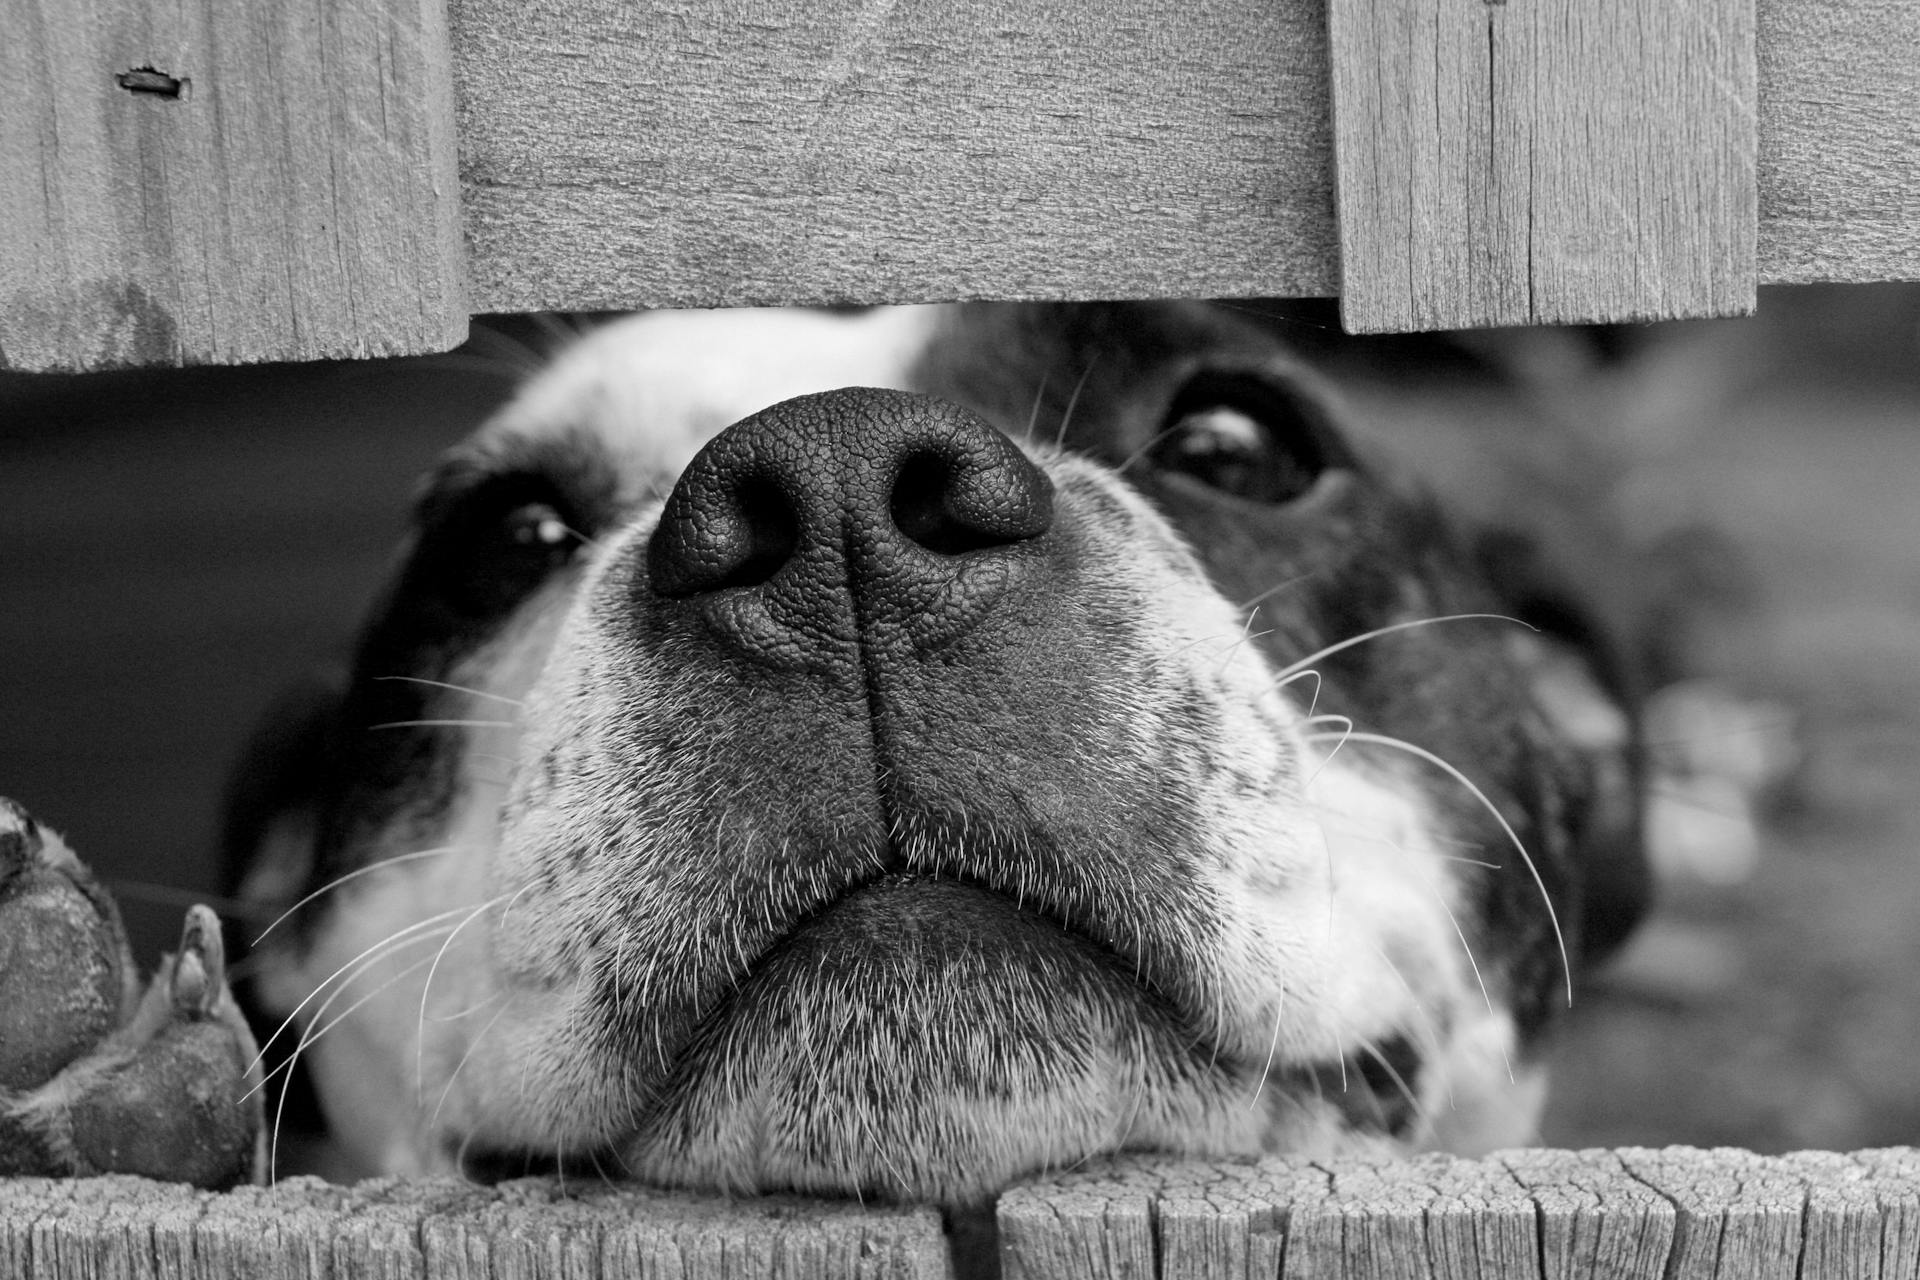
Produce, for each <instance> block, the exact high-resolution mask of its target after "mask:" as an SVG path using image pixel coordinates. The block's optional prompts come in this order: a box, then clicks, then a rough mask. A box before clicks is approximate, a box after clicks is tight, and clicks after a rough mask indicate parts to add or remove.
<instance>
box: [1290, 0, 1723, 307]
mask: <svg viewBox="0 0 1920 1280" xmlns="http://www.w3.org/2000/svg"><path fill="white" fill-rule="evenodd" d="M1328 21H1329V30H1330V35H1331V40H1332V47H1333V122H1334V152H1335V168H1336V172H1337V174H1338V187H1337V196H1338V209H1339V219H1340V227H1341V237H1340V248H1341V253H1340V301H1341V315H1342V318H1343V320H1344V322H1345V325H1346V327H1347V329H1348V330H1350V331H1353V332H1382V331H1389V332H1392V331H1404V330H1408V329H1448V328H1468V327H1474V326H1484V325H1515V324H1543V323H1545V324H1552V323H1559V322H1564V321H1575V320H1645V319H1675V318H1685V317H1695V316H1718V315H1741V314H1746V313H1748V312H1751V311H1752V310H1753V306H1754V300H1755V299H1754V294H1755V286H1756V277H1755V265H1754V235H1755V217H1756V213H1755V209H1756V200H1755V192H1754V148H1755V138H1754V112H1755V106H1754V53H1753V40H1754V14H1753V0H1615V2H1614V3H1609V4H1604V5H1594V4H1590V3H1586V2H1585V0H1505V2H1502V3H1486V2H1484V0H1483V2H1478V3H1468V2H1467V0H1332V3H1331V4H1330V5H1329V13H1328Z"/></svg>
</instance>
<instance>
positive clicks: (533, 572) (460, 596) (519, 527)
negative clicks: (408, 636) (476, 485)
mask: <svg viewBox="0 0 1920 1280" xmlns="http://www.w3.org/2000/svg"><path fill="white" fill-rule="evenodd" d="M490 496H491V497H493V498H494V499H495V500H494V501H489V500H487V499H488V497H490ZM585 545H586V540H585V539H584V538H583V537H582V535H581V534H580V533H579V532H577V531H576V530H575V529H574V527H573V526H572V524H571V523H569V521H568V520H567V518H566V517H565V516H564V515H563V514H562V513H561V511H560V509H559V508H558V507H556V506H555V505H554V504H552V503H550V502H541V501H526V500H524V499H519V500H516V499H515V498H513V497H510V496H507V495H475V496H474V498H473V499H470V500H469V501H468V502H466V503H464V504H462V509H461V510H459V511H458V512H457V514H453V515H452V517H451V518H449V519H446V520H444V521H442V522H439V523H437V525H436V526H435V527H434V528H432V529H431V530H430V532H429V534H428V537H427V540H426V543H425V545H423V547H422V554H421V557H420V564H419V567H420V568H421V569H422V570H424V571H426V572H427V573H429V575H430V581H432V582H434V583H435V584H436V585H437V588H438V590H437V594H438V595H439V597H440V598H441V599H443V600H445V601H446V603H447V604H449V605H451V606H452V607H453V608H454V609H455V610H456V611H457V612H458V613H460V614H463V615H465V616H467V617H473V618H488V617H495V616H498V615H500V614H504V613H505V612H507V611H508V610H509V609H511V608H513V607H514V606H515V605H517V604H518V603H520V601H521V600H522V599H524V598H525V597H526V596H528V595H529V594H531V593H532V592H533V591H534V590H536V589H537V588H538V587H539V586H540V584H541V583H542V582H544V581H546V579H547V577H548V576H549V575H550V574H552V573H554V572H555V571H556V570H558V569H560V568H561V567H563V566H564V565H566V564H567V563H568V562H570V561H572V560H573V559H574V558H575V557H576V556H578V555H579V553H580V549H581V548H582V547H583V546H585Z"/></svg>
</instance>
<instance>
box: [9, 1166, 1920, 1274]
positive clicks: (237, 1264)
mask: <svg viewBox="0 0 1920 1280" xmlns="http://www.w3.org/2000/svg"><path fill="white" fill-rule="evenodd" d="M998 1218H999V1230H1000V1258H1001V1264H1002V1270H1003V1274H1004V1276H1005V1278H1006V1280H1042V1278H1044V1280H1098V1278H1102V1277H1115V1278H1116V1280H1117V1278H1119V1277H1128V1278H1130V1280H1147V1278H1149V1277H1167V1278H1168V1280H1171V1278H1172V1277H1194V1278H1197V1280H1206V1278H1213V1277H1234V1280H1241V1278H1242V1277H1252V1276H1260V1277H1278V1278H1284V1277H1307V1276H1313V1277H1325V1276H1356V1277H1357V1276H1371V1275H1395V1276H1406V1277H1421V1276H1432V1277H1446V1278H1448V1280H1471V1278H1473V1277H1487V1278H1488V1280H1494V1278H1498V1280H1515V1278H1522V1277H1538V1278H1539V1280H1601V1278H1603V1277H1605V1278H1609V1280H1611V1278H1613V1277H1621V1276H1661V1277H1665V1278H1666V1280H1770V1278H1776V1277H1777V1278H1778V1280H1842V1278H1844V1280H1896V1278H1898V1280H1907V1278H1910V1277H1912V1276H1914V1275H1915V1274H1917V1273H1920V1151H1915V1150H1913V1149H1911V1148H1892V1149H1886V1150H1875V1151H1859V1152H1853V1153H1851V1154H1837V1153H1830V1152H1803V1153H1800V1154H1796V1155H1789V1156H1757V1155H1754V1154H1752V1153H1750V1152H1745V1151H1735V1150H1728V1149H1721V1150H1713V1151H1701V1150H1694V1149H1689V1148H1667V1149H1662V1150H1650V1149H1623V1150H1619V1151H1581V1152H1571V1151H1544V1150H1542V1151H1515V1152H1506V1153H1502V1154H1499V1155H1495V1156H1491V1157H1489V1158H1487V1159H1484V1160H1460V1159H1455V1158H1453V1157H1448V1156H1426V1157H1421V1158H1418V1159H1414V1160H1405V1161H1377V1162H1373V1161H1351V1160H1349V1161H1338V1162H1327V1163H1320V1162H1306V1161H1287V1160H1267V1161H1262V1162H1259V1163H1254V1164H1207V1163H1203V1162H1197V1161H1178V1160H1152V1159H1144V1158H1129V1159H1124V1160H1116V1161H1106V1162H1101V1163H1098V1164H1096V1165H1094V1166H1093V1167H1090V1168H1087V1169H1084V1170H1080V1171H1077V1172H1074V1173H1070V1174H1065V1175H1061V1176H1058V1177H1053V1178H1043V1179H1038V1180H1035V1181H1032V1182H1029V1183H1026V1184H1024V1185H1022V1186H1019V1187H1016V1188H1014V1189H1013V1190H1011V1191H1009V1192H1007V1193H1006V1194H1005V1195H1003V1196H1002V1197H1001V1200H1000V1204H999V1210H998ZM948 1271H949V1257H948V1244H947V1239H946V1237H945V1236H944V1235H943V1234H942V1228H941V1221H940V1215H939V1214H938V1213H936V1212H935V1211H933V1210H930V1209H925V1208H884V1207H866V1208H863V1207H861V1206H858V1205H854V1204H851V1203H847V1202H830V1201H810V1200H799V1199H791V1198H773V1199H766V1200H740V1201H727V1200H721V1199H715V1198H708V1197H698V1196H690V1195H681V1194H676V1193H670V1192H658V1191H647V1190H640V1189H634V1188H624V1187H611V1186H605V1185H595V1184H592V1183H586V1184H583V1183H580V1182H578V1181H574V1182H570V1183H566V1184H562V1183H559V1182H556V1181H553V1180H550V1179H534V1180H528V1181H524V1182H513V1183H505V1184H502V1185H500V1186H498V1187H492V1188H482V1187H473V1186H468V1185H465V1184H461V1183H457V1182H448V1181H421V1182H403V1181H392V1180H388V1181H380V1182H368V1183H361V1184H359V1185H358V1186H355V1187H339V1186H331V1185H328V1184H324V1183H320V1182H317V1181H314V1180H312V1179H305V1178H297V1179H291V1180H288V1181H286V1182H283V1183H281V1184H279V1185H278V1186H276V1187H273V1188H271V1189H261V1188H243V1189H241V1190H239V1191H234V1192H228V1193H225V1194H216V1193H211V1192H201V1191H195V1190H193V1189H191V1188H187V1187H180V1186H173V1185H167V1184H160V1183H152V1182H146V1181H143V1180H141V1179H137V1178H125V1177H112V1178H97V1179H85V1180H78V1181H69V1182H58V1181H48V1180H43V1179H15V1180H12V1181H5V1180H0V1275H5V1276H9V1277H12V1276H21V1277H28V1276H31V1277H35V1278H36V1280H82V1278H83V1277H85V1278H89V1280H90V1278H92V1277H96V1276H120V1275H124V1276H140V1277H151V1278H152V1280H176V1278H177V1280H187V1278H188V1277H191V1278H192V1280H323V1278H330V1277H339V1276H355V1277H359V1276H379V1277H382V1278H383V1280H412V1278H418V1280H441V1278H445V1280H483V1278H489V1277H490V1278H495V1280H535V1278H544V1277H553V1278H555V1280H559V1278H561V1277H566V1278H568V1280H603V1278H604V1280H614V1277H634V1276H638V1277H654V1276H658V1277H675V1278H680V1277H686V1278H689V1280H691V1278H693V1277H701V1278H705V1280H762V1278H764V1280H774V1278H776V1277H779V1278H781V1280H827V1278H829V1277H832V1278H838V1277H864V1278H868V1280H877V1278H880V1277H901V1278H903V1280H904V1278H907V1277H929V1278H932V1277H937V1276H944V1275H947V1274H948Z"/></svg>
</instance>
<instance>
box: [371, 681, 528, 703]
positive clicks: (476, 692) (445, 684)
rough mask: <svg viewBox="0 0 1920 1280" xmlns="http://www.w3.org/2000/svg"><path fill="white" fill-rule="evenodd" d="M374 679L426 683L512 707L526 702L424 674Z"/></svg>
mask: <svg viewBox="0 0 1920 1280" xmlns="http://www.w3.org/2000/svg"><path fill="white" fill-rule="evenodd" d="M373 678H374V679H375V680H383V681H384V680H396V681H400V682H402V683H405V684H420V685H426V686H427V687H428V688H431V689H446V690H449V691H451V692H453V693H465V694H470V695H472V696H473V697H476V698H488V699H491V700H492V701H494V702H504V703H506V704H507V705H509V706H513V707H524V706H525V705H526V703H524V702H522V701H521V700H520V699H519V698H509V697H508V696H507V695H506V694H504V693H490V692H488V691H487V690H485V689H476V688H474V687H473V686H472V685H470V684H454V683H453V682H452V681H450V680H428V679H427V678H425V677H424V676H375V677H373Z"/></svg>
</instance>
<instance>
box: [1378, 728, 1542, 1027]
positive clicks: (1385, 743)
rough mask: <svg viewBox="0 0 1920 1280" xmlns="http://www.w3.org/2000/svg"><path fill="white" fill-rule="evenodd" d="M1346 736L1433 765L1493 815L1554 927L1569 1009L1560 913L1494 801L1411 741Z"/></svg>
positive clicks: (1449, 765)
mask: <svg viewBox="0 0 1920 1280" xmlns="http://www.w3.org/2000/svg"><path fill="white" fill-rule="evenodd" d="M1345 737H1346V740H1348V741H1352V742H1365V743H1369V744H1371V745H1373V746H1376V747H1387V748H1389V749H1391V750H1395V751H1404V752H1406V753H1407V754H1408V755H1411V756H1414V757H1415V758H1417V759H1420V760H1425V761H1426V762H1427V763H1428V764H1430V765H1433V766H1434V767H1435V768H1436V769H1439V770H1441V771H1442V772H1444V773H1446V774H1447V775H1448V776H1449V777H1451V778H1452V779H1453V780H1454V781H1455V782H1458V783H1459V784H1460V785H1461V786H1463V787H1465V788H1466V789H1467V791H1468V793H1469V794H1471V795H1472V796H1473V797H1474V799H1476V800H1478V801H1479V802H1480V804H1481V807H1483V808H1484V809H1486V811H1487V812H1488V813H1489V814H1491V815H1492V816H1493V820H1494V821H1495V822H1497V823H1499V824H1500V829H1501V830H1502V831H1504V832H1505V833H1506V836H1507V839H1508V840H1510V841H1511V842H1512V843H1513V847H1514V849H1515V850H1516V851H1517V852H1518V853H1519V854H1520V860H1521V861H1522V862H1524V863H1526V866H1527V872H1528V874H1530V875H1531V876H1532V877H1533V883H1534V885H1535V887H1537V888H1538V889H1539V890H1540V903H1541V905H1542V906H1544V907H1545V908H1546V909H1547V922H1548V923H1549V924H1551V925H1552V926H1553V940H1554V943H1555V945H1556V946H1558V947H1559V949H1560V969H1561V972H1562V973H1563V974H1564V975H1565V977H1566V987H1567V1005H1568V1007H1572V1005H1573V962H1572V961H1571V959H1570V958H1569V957H1568V955H1567V939H1566V935H1565V934H1563V933H1562V932H1561V931H1560V913H1559V912H1557V911H1555V910H1554V907H1553V896H1552V895H1551V894H1549V893H1548V892H1547V882H1546V880H1545V879H1544V878H1543V877H1542V876H1541V874H1540V868H1539V867H1537V866H1536V865H1534V861H1533V855H1532V854H1530V853H1528V852H1527V847H1526V846H1525V845H1524V844H1522V843H1521V842H1520V836H1519V833H1517V832H1516V831H1514V829H1513V826H1512V824H1510V823H1509V822H1508V821H1507V819H1506V816H1505V815H1504V814H1502V813H1501V812H1500V810H1499V808H1498V807H1497V806H1496V805H1495V804H1494V803H1493V801H1491V800H1489V799H1488V798H1487V793H1486V792H1484V791H1482V790H1481V789H1480V788H1479V786H1478V785H1476V784H1475V783H1474V781H1473V779H1471V778H1469V777H1467V775H1466V774H1464V773H1462V772H1460V770H1458V769H1456V768H1455V767H1454V766H1453V765H1451V764H1449V763H1448V762H1447V761H1445V760H1443V759H1441V758H1440V757H1439V756H1437V755H1435V754H1434V753H1433V752H1431V751H1428V750H1427V749H1426V748H1425V747H1421V746H1416V745H1415V744H1413V743H1411V742H1407V741H1405V740H1403V739H1400V738H1390V737H1388V736H1386V735H1385V734H1379V733H1357V732H1352V731H1349V732H1348V733H1347V734H1346V735H1345ZM1448 914H1449V915H1451V914H1452V913H1451V912H1449V913H1448ZM1458 927H1459V925H1458V922H1457V921H1456V922H1455V928H1458ZM1461 941H1462V942H1463V943H1464V942H1465V941H1466V939H1465V936H1464V935H1463V936H1462V938H1461ZM1475 972H1476V974H1477V973H1478V969H1477V968H1476V970H1475Z"/></svg>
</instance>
